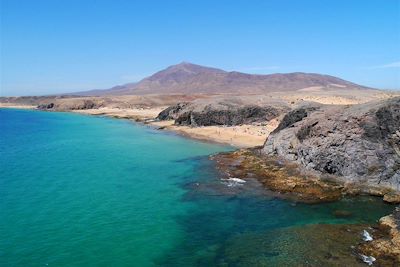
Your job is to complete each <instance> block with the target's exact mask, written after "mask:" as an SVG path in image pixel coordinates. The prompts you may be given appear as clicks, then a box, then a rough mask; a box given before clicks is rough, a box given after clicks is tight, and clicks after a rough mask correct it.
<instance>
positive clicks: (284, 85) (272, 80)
mask: <svg viewBox="0 0 400 267" xmlns="http://www.w3.org/2000/svg"><path fill="white" fill-rule="evenodd" d="M302 89H303V90H310V89H318V90H338V89H340V90H342V89H353V90H354V89H371V88H368V87H364V86H361V85H358V84H355V83H352V82H348V81H345V80H342V79H340V78H337V77H333V76H329V75H322V74H316V73H303V72H294V73H276V74H268V75H256V74H247V73H241V72H236V71H231V72H228V71H224V70H221V69H216V68H210V67H204V66H200V65H196V64H191V63H187V62H182V63H180V64H177V65H173V66H170V67H168V68H166V69H164V70H161V71H159V72H157V73H155V74H153V75H151V76H150V77H147V78H144V79H143V80H141V81H139V82H137V83H129V84H125V85H118V86H115V87H113V88H110V89H106V90H93V91H87V92H81V93H78V94H80V95H144V94H266V93H270V92H285V91H297V90H302Z"/></svg>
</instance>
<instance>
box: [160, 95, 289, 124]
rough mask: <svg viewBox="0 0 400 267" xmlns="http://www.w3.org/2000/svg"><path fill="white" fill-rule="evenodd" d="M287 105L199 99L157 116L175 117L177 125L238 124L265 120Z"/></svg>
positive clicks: (286, 107)
mask: <svg viewBox="0 0 400 267" xmlns="http://www.w3.org/2000/svg"><path fill="white" fill-rule="evenodd" d="M288 110H289V107H288V106H287V105H286V104H284V103H283V102H269V103H268V102H262V103H257V104H255V103H254V101H253V102H252V103H247V102H246V101H243V99H235V98H230V99H227V98H224V99H206V100H204V99H201V100H200V101H193V102H190V103H188V102H184V103H178V104H177V105H174V106H171V107H168V108H167V109H165V110H164V111H162V112H161V113H160V114H159V115H158V117H157V119H159V120H175V124H176V125H189V126H210V125H227V126H232V125H241V124H251V123H254V122H266V121H269V120H271V119H273V118H276V117H278V116H279V115H281V114H284V113H285V112H287V111H288Z"/></svg>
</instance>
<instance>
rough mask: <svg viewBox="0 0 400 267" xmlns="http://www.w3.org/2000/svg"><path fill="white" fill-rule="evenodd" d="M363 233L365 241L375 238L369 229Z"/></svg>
mask: <svg viewBox="0 0 400 267" xmlns="http://www.w3.org/2000/svg"><path fill="white" fill-rule="evenodd" d="M362 235H363V240H364V241H367V242H369V241H372V240H373V238H372V236H371V235H370V233H368V231H367V230H364V231H363V234H362Z"/></svg>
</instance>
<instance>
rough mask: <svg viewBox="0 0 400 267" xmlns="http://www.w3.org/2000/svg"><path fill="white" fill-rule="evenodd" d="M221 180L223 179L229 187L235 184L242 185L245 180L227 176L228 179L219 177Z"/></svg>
mask: <svg viewBox="0 0 400 267" xmlns="http://www.w3.org/2000/svg"><path fill="white" fill-rule="evenodd" d="M221 180H222V181H225V184H226V185H227V186H229V187H231V186H237V185H243V184H244V183H245V182H246V181H245V180H242V179H239V178H235V177H232V178H228V179H221Z"/></svg>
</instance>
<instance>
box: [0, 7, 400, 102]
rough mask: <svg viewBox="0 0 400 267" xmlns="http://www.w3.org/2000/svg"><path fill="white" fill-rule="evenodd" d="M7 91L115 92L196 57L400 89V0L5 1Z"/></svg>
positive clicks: (3, 83)
mask: <svg viewBox="0 0 400 267" xmlns="http://www.w3.org/2000/svg"><path fill="white" fill-rule="evenodd" d="M0 1H1V4H2V6H1V9H0V10H1V11H0V12H1V95H36V94H52V93H61V92H73V91H80V90H88V89H95V88H108V87H111V86H114V85H117V84H123V83H127V82H132V81H138V80H140V79H141V78H143V77H145V76H147V75H150V74H152V73H154V72H156V71H158V70H160V69H162V68H165V67H166V66H168V65H172V64H176V63H179V62H181V61H189V62H192V63H197V64H201V65H207V66H214V67H218V68H222V69H225V70H238V71H243V72H249V73H274V72H293V71H303V72H317V73H325V74H331V75H334V76H339V77H341V78H344V79H347V80H350V81H353V82H357V83H360V84H363V85H367V86H372V87H378V88H390V89H393V88H400V0H384V1H381V0H358V1H357V0H325V1H324V0H303V1H295V0H274V1H267V0H264V1H250V0H247V1H245V0H243V1H240V0H238V1H234V0H226V1H225V0H210V1H207V0H198V1H194V0H193V1H190V0H187V1H184V0H179V1H178V0H177V1H172V0H169V1H167V0H165V1H161V0H160V1H151V0H146V1H144V0H143V1H128V0H126V1H120V0H109V1H90V0H65V1H61V0H57V1H56V0H47V1H44V0H35V1H33V0H29V1H22V0H0Z"/></svg>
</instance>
